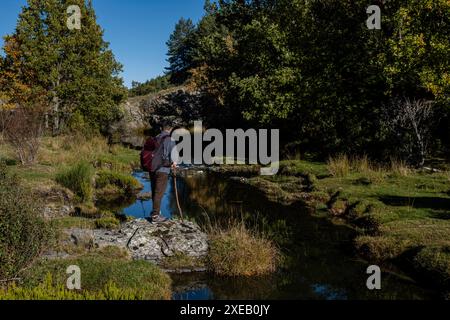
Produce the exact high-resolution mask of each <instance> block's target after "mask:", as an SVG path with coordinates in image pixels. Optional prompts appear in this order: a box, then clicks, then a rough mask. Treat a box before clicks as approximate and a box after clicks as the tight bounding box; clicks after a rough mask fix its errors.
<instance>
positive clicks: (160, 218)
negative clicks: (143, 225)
mask: <svg viewBox="0 0 450 320" xmlns="http://www.w3.org/2000/svg"><path fill="white" fill-rule="evenodd" d="M167 221H168V220H167V219H166V218H164V217H163V216H162V215H160V214H158V215H155V216H153V217H152V222H153V223H164V222H167Z"/></svg>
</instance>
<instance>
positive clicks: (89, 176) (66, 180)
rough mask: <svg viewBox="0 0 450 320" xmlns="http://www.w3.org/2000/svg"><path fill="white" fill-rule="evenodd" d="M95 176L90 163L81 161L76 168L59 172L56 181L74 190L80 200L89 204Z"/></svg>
mask: <svg viewBox="0 0 450 320" xmlns="http://www.w3.org/2000/svg"><path fill="white" fill-rule="evenodd" d="M93 176H94V168H93V167H92V166H91V165H90V164H89V163H87V162H85V161H81V162H79V163H78V164H76V165H75V166H74V167H71V168H69V169H65V170H63V171H61V172H59V173H58V174H57V175H56V181H57V182H58V183H59V184H61V185H62V186H64V187H66V188H68V189H70V190H72V191H73V192H74V193H75V194H76V196H77V197H78V198H79V200H81V201H84V202H88V201H90V200H91V199H92V192H93V189H92V180H93Z"/></svg>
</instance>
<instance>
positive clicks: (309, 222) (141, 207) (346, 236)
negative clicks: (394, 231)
mask: <svg viewBox="0 0 450 320" xmlns="http://www.w3.org/2000/svg"><path fill="white" fill-rule="evenodd" d="M134 176H135V177H136V178H137V179H139V180H140V181H141V183H143V185H144V188H145V189H144V191H146V192H148V191H150V181H149V180H148V179H147V178H146V177H145V175H144V174H143V173H135V174H134ZM177 187H178V190H179V195H180V201H181V204H182V208H183V211H184V213H185V215H187V216H189V218H191V219H194V220H196V221H197V222H199V223H200V224H202V223H209V221H212V223H216V224H224V225H226V224H228V223H229V222H230V219H239V220H243V221H244V222H245V223H246V224H248V225H250V226H254V227H257V228H259V229H260V230H262V231H264V232H265V233H266V234H267V235H269V236H270V237H271V238H272V239H274V241H276V242H277V244H278V245H279V246H280V248H281V249H282V251H283V253H284V256H285V258H284V260H283V262H282V265H281V267H280V269H279V270H278V272H277V273H275V274H273V275H270V276H266V277H257V278H221V277H215V276H213V275H210V274H206V273H200V274H182V275H173V276H172V278H173V284H174V288H173V289H174V295H173V298H174V299H177V300H178V299H180V300H184V299H187V300H196V299H198V300H207V299H243V300H246V299H308V300H309V299H314V300H318V299H320V300H323V299H325V300H347V299H350V300H354V299H358V300H372V299H400V300H402V299H431V298H435V293H434V292H432V291H430V290H427V289H425V288H422V287H420V286H418V285H417V284H416V283H414V282H413V281H412V280H410V279H409V278H408V277H405V276H404V275H402V276H398V275H397V274H396V273H394V272H387V271H385V272H384V273H383V276H382V287H383V289H382V290H381V291H369V290H368V289H367V287H366V280H367V274H366V269H367V266H368V265H369V264H371V263H369V262H366V261H363V260H360V259H357V258H355V254H354V252H352V250H351V248H352V246H351V243H350V242H351V241H352V239H353V237H354V231H353V230H352V229H350V228H348V227H346V226H343V225H334V224H332V223H331V222H330V221H329V220H327V219H325V218H317V217H313V216H311V214H309V213H308V212H307V210H305V208H302V207H301V206H298V205H292V206H282V205H279V204H275V203H271V202H270V201H267V200H266V199H265V198H264V197H263V196H262V195H261V194H260V193H259V192H258V191H256V190H253V189H251V188H249V187H247V186H243V185H241V184H239V183H236V182H234V181H231V180H227V179H224V178H222V177H220V176H217V175H214V174H195V173H192V172H191V173H190V172H185V177H184V179H178V184H177ZM121 210H122V212H123V213H124V214H127V215H130V216H134V217H137V218H142V217H148V216H149V214H150V212H151V210H152V204H151V200H150V201H137V202H136V203H134V204H133V205H131V206H128V207H126V208H124V209H121ZM162 211H163V214H164V215H165V216H166V217H172V216H175V215H177V209H176V203H175V199H174V192H173V181H172V180H170V182H169V185H168V188H167V190H166V196H165V197H164V199H163V203H162Z"/></svg>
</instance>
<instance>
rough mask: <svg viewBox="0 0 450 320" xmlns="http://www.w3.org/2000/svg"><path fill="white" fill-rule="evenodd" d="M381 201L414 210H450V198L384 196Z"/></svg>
mask: <svg viewBox="0 0 450 320" xmlns="http://www.w3.org/2000/svg"><path fill="white" fill-rule="evenodd" d="M379 199H380V201H382V202H383V203H384V204H386V205H389V206H397V207H399V206H412V207H414V208H430V209H434V210H450V199H448V198H440V197H399V196H382V197H380V198H379Z"/></svg>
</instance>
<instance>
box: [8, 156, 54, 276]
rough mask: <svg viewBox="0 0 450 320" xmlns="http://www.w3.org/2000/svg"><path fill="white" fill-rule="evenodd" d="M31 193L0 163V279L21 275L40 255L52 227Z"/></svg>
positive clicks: (49, 236)
mask: <svg viewBox="0 0 450 320" xmlns="http://www.w3.org/2000/svg"><path fill="white" fill-rule="evenodd" d="M40 209H41V208H40V205H39V202H38V201H37V199H35V198H33V196H32V193H31V192H29V191H28V190H25V189H24V188H23V187H22V186H20V184H19V181H18V180H17V178H16V177H14V176H10V175H9V174H8V173H7V171H6V166H5V165H4V164H0V280H1V279H5V278H14V277H16V276H18V275H19V274H20V272H21V270H23V269H24V268H26V267H27V266H29V265H30V263H32V261H34V259H35V258H36V257H37V256H38V255H39V254H40V253H41V251H42V250H43V249H44V247H45V246H46V245H47V244H48V243H49V239H50V238H51V234H52V232H51V228H50V227H49V224H47V223H46V222H45V221H44V220H43V219H42V218H41V217H40V216H39V214H40V212H41V210H40Z"/></svg>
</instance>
